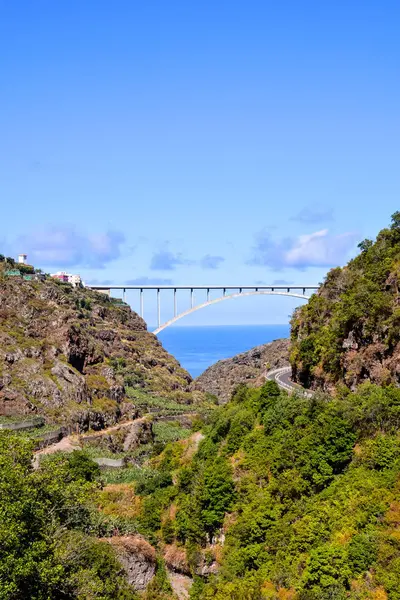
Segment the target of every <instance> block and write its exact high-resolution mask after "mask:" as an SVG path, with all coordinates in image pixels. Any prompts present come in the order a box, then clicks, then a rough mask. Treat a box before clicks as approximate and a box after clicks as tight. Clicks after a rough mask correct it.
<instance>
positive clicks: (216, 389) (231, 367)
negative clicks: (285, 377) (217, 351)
mask: <svg viewBox="0 0 400 600" xmlns="http://www.w3.org/2000/svg"><path fill="white" fill-rule="evenodd" d="M286 364H289V340H275V341H273V342H271V343H269V344H263V345H262V346H257V347H256V348H252V349H251V350H249V351H248V352H243V353H242V354H238V355H237V356H234V357H233V358H228V359H225V360H220V361H218V362H217V363H215V365H212V366H211V367H209V368H208V369H207V370H206V371H204V373H202V374H201V375H200V377H198V378H197V379H196V380H195V381H194V387H195V388H196V389H197V390H201V391H203V392H208V393H210V394H213V395H214V396H217V398H218V399H219V401H220V402H221V403H224V402H228V400H229V399H230V397H231V395H232V392H233V391H234V389H235V388H236V387H237V386H238V385H239V384H240V383H244V384H246V385H251V386H254V387H258V386H261V385H262V384H263V383H264V381H265V379H264V376H263V374H264V373H265V371H266V370H270V369H274V368H278V367H282V366H284V365H286Z"/></svg>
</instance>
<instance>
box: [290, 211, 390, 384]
mask: <svg viewBox="0 0 400 600" xmlns="http://www.w3.org/2000/svg"><path fill="white" fill-rule="evenodd" d="M359 249H360V254H359V255H358V256H357V257H356V258H354V259H353V260H352V261H350V262H349V264H348V265H347V266H346V267H344V268H339V267H338V268H336V269H332V270H331V271H330V272H329V273H328V275H327V277H326V280H325V282H324V283H323V285H322V286H321V287H320V289H319V290H318V292H317V293H316V294H314V295H313V296H312V298H311V300H310V301H309V302H308V304H307V305H306V306H303V307H301V308H299V309H298V310H297V311H296V312H295V314H294V316H293V319H292V351H291V363H292V369H293V377H294V378H295V380H297V381H298V382H299V383H301V384H303V385H304V386H306V387H311V388H322V389H325V390H329V391H331V390H333V389H334V388H335V387H337V386H338V385H343V384H345V385H346V386H348V387H349V388H351V389H355V388H356V387H357V385H358V384H360V383H362V382H365V381H370V382H373V383H377V384H381V385H386V384H389V383H394V384H397V385H398V384H399V382H400V213H395V214H394V215H393V216H392V223H391V226H390V227H389V228H387V229H383V230H382V231H381V232H380V233H379V234H378V236H377V238H376V240H375V241H371V240H364V241H363V242H361V244H360V245H359Z"/></svg>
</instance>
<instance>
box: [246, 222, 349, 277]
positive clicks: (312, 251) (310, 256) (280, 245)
mask: <svg viewBox="0 0 400 600" xmlns="http://www.w3.org/2000/svg"><path fill="white" fill-rule="evenodd" d="M356 239H357V235H356V234H355V233H353V232H347V233H343V234H340V235H331V234H329V231H328V230H327V229H322V230H321V231H315V232H314V233H311V234H307V235H300V236H298V237H297V238H286V239H280V240H273V239H272V238H271V236H270V234H268V233H262V234H260V235H259V236H258V238H257V242H256V245H255V246H254V248H253V251H252V256H251V258H250V260H249V261H248V263H249V264H252V265H263V266H267V267H271V268H273V269H281V268H285V267H288V268H289V267H291V268H295V269H306V268H307V267H332V266H336V265H340V264H343V263H344V262H345V261H346V259H347V256H348V253H349V251H350V250H351V249H352V247H353V246H354V243H355V241H356Z"/></svg>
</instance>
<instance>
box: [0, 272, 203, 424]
mask: <svg viewBox="0 0 400 600" xmlns="http://www.w3.org/2000/svg"><path fill="white" fill-rule="evenodd" d="M190 382H191V377H190V375H189V374H188V373H187V372H186V371H185V370H184V369H182V368H181V367H180V365H179V363H178V362H177V361H176V360H175V358H173V357H172V356H171V355H170V354H168V353H167V352H166V351H165V350H164V348H163V347H162V346H161V344H160V342H159V341H158V340H157V339H156V337H155V336H154V335H152V334H151V333H149V332H148V331H147V329H146V324H145V322H144V321H143V320H142V319H141V318H140V317H139V316H138V315H137V314H136V313H134V312H133V311H132V310H131V309H130V308H129V306H127V305H125V304H123V303H121V302H120V301H118V300H112V299H110V298H108V297H107V296H105V295H103V294H100V293H98V292H94V291H90V290H88V289H82V288H73V287H72V286H71V285H69V284H63V283H60V282H57V281H55V280H51V279H47V280H45V281H23V280H22V279H21V278H16V277H7V276H5V275H4V273H3V274H1V273H0V415H13V416H15V415H21V414H32V413H36V414H40V415H44V416H45V417H46V420H47V422H50V423H62V424H64V425H68V426H69V427H70V428H73V429H74V430H75V429H76V428H78V430H82V431H83V430H86V429H88V428H89V427H92V428H97V429H98V428H101V427H103V426H105V425H110V424H112V423H114V422H116V421H117V420H118V419H119V418H120V417H121V416H123V415H126V416H127V417H129V416H131V415H133V414H134V413H135V407H136V404H137V401H136V400H137V399H138V398H139V399H141V400H142V401H143V398H144V397H146V394H147V395H148V397H149V398H150V399H151V396H152V395H157V396H158V397H161V398H163V397H164V398H166V399H169V400H170V401H173V402H174V403H177V404H179V403H182V404H190V403H191V402H192V401H193V394H192V393H191V392H190V391H189V389H190Z"/></svg>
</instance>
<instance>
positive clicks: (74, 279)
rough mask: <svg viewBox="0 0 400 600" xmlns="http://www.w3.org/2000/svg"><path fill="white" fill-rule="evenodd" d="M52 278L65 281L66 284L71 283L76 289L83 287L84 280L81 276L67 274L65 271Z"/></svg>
mask: <svg viewBox="0 0 400 600" xmlns="http://www.w3.org/2000/svg"><path fill="white" fill-rule="evenodd" d="M51 277H54V278H55V279H59V280H60V281H64V282H65V283H70V284H71V285H73V286H74V287H81V285H82V279H81V276H80V275H76V274H72V273H66V272H65V271H58V272H57V273H54V274H53V275H51Z"/></svg>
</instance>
